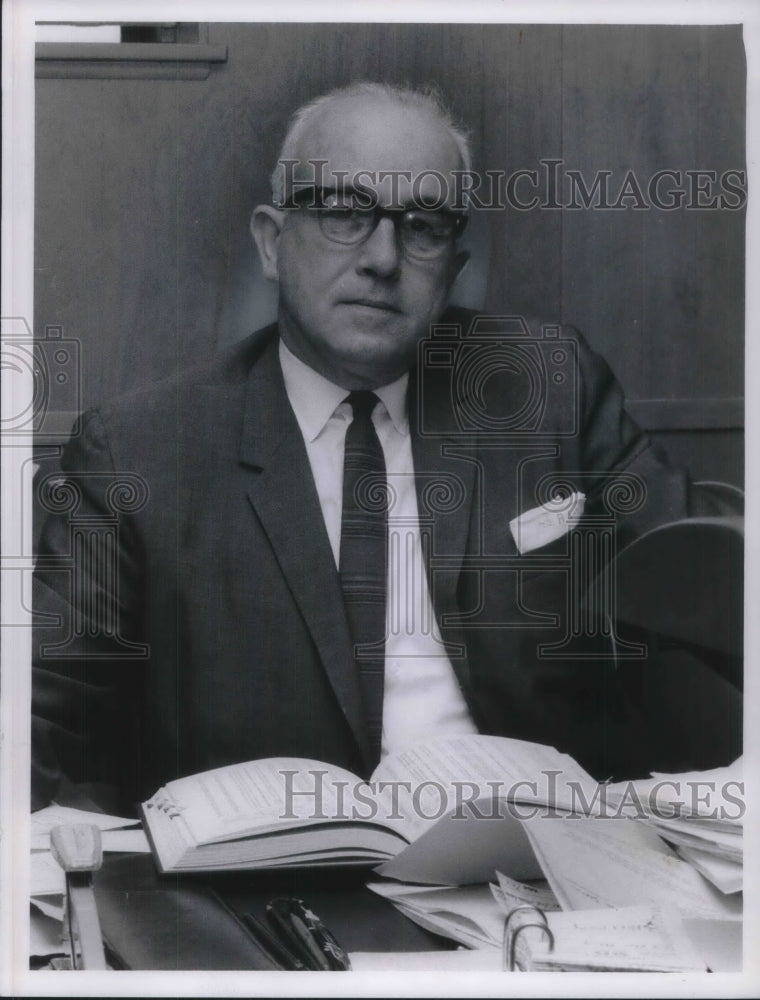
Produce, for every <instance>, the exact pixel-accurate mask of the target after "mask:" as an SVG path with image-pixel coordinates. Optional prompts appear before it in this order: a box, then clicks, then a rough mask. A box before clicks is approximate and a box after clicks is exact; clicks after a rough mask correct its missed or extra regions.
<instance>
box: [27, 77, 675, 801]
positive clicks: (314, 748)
mask: <svg viewBox="0 0 760 1000" xmlns="http://www.w3.org/2000/svg"><path fill="white" fill-rule="evenodd" d="M469 168H470V161H469V149H468V145H467V140H466V137H465V136H464V134H463V133H462V132H461V131H460V130H459V129H458V128H457V127H456V125H455V124H454V122H453V121H452V120H451V118H450V117H449V115H448V114H447V112H446V111H445V109H443V108H442V107H441V105H440V104H439V102H438V101H437V100H436V99H435V98H434V97H431V96H428V95H423V94H420V93H417V92H414V91H407V90H403V89H400V88H395V87H388V86H382V85H377V84H358V85H356V86H353V87H349V88H346V89H344V90H341V91H336V92H333V93H331V94H328V95H326V96H324V97H321V98H319V99H318V100H316V101H314V102H313V103H312V104H310V105H308V106H307V107H305V108H302V109H301V110H300V111H299V112H297V114H296V116H295V117H294V119H293V122H292V124H291V128H290V130H289V132H288V135H287V137H286V139H285V142H284V145H283V149H282V152H281V155H280V157H279V161H278V164H277V167H276V169H275V173H274V181H273V189H274V198H273V204H271V205H262V206H259V207H258V208H256V210H255V211H254V213H253V219H252V233H253V237H254V239H255V241H256V245H257V247H258V250H259V253H260V256H261V260H262V266H263V269H264V273H265V275H266V276H267V277H268V278H270V279H272V280H273V281H277V282H278V283H279V309H278V321H277V324H276V325H273V326H271V327H269V328H267V329H265V330H262V331H259V332H258V333H256V334H254V335H253V336H252V337H251V338H249V339H248V340H246V341H245V342H243V343H241V344H240V345H239V346H238V347H237V348H236V349H235V350H234V351H232V352H231V353H230V354H229V355H227V356H225V357H223V358H221V359H220V360H219V362H218V363H217V364H215V365H213V366H206V367H204V368H203V369H202V370H194V371H191V372H189V373H187V374H184V375H182V376H181V377H180V378H177V379H172V380H169V381H167V382H164V383H162V384H160V385H158V386H151V387H148V388H146V389H144V390H141V391H139V392H136V393H133V394H132V395H131V396H129V397H127V398H125V399H122V400H119V401H117V402H116V403H114V404H112V405H108V406H105V407H102V408H100V409H99V410H95V411H92V412H90V413H88V414H86V415H85V417H84V418H83V421H82V424H81V428H80V433H79V434H78V435H77V436H75V437H74V438H73V439H72V441H71V443H70V445H69V447H68V450H67V451H66V454H65V458H64V471H65V472H66V474H67V475H68V477H69V482H70V485H71V487H72V488H73V489H75V490H76V491H78V493H79V495H80V497H81V499H80V503H79V506H78V508H77V517H79V518H80V519H81V517H86V516H90V517H92V518H93V519H94V522H97V520H98V518H100V519H101V521H102V520H103V518H104V517H105V518H106V519H107V517H108V514H109V511H110V508H109V503H110V502H111V500H112V498H113V496H114V490H113V487H114V483H115V482H117V481H118V480H119V477H120V476H122V477H124V476H125V475H126V476H127V477H128V478H129V477H132V478H130V482H139V483H141V484H142V487H141V488H142V490H143V495H142V499H141V500H140V502H135V503H133V504H132V507H131V508H129V506H128V505H127V506H125V505H123V504H122V507H121V508H120V509H119V512H118V514H119V517H118V531H117V532H115V533H114V534H112V535H110V536H108V537H110V538H111V539H115V542H113V549H109V550H108V552H109V556H108V558H109V559H110V558H111V554H112V555H113V559H112V561H111V562H107V560H106V554H105V552H106V549H105V546H103V548H102V549H101V550H98V551H97V553H96V555H95V556H94V557H93V558H90V559H88V560H80V563H79V564H78V565H77V566H75V571H74V574H73V576H72V574H69V576H68V577H67V576H66V575H65V574H61V573H57V572H56V571H55V557H56V556H63V555H64V554H65V553H66V552H67V551H68V548H67V547H68V546H69V540H70V530H71V524H70V522H69V520H68V519H67V517H65V516H62V515H60V514H56V513H53V514H51V517H50V519H49V521H48V523H47V525H46V528H45V530H44V533H43V543H42V549H41V556H42V559H41V562H40V567H41V568H40V570H39V572H38V575H37V593H36V602H37V608H38V610H39V611H41V612H43V613H46V612H47V613H52V615H53V617H52V618H48V619H47V620H48V622H56V621H57V622H58V623H59V624H58V625H55V624H49V625H48V626H47V627H45V628H42V629H40V631H39V633H38V635H37V638H36V640H35V641H36V653H37V663H36V666H37V669H36V674H35V750H34V764H35V776H36V783H35V793H36V800H37V802H38V803H39V804H42V802H44V801H45V800H48V799H50V798H51V797H53V796H55V797H56V798H57V799H58V800H59V801H60V800H62V799H64V798H65V797H66V795H67V794H69V796H71V795H72V786H75V787H76V786H79V787H80V788H84V789H86V791H87V793H88V794H89V795H91V796H92V797H94V798H96V799H97V798H98V797H99V796H100V801H103V802H105V801H107V802H108V804H109V805H114V804H115V803H114V799H113V798H108V799H106V798H105V792H106V790H108V789H113V788H116V789H117V790H118V793H119V795H120V796H121V797H122V803H121V804H122V808H124V807H125V806H124V803H126V802H133V801H135V799H136V798H139V797H141V796H144V795H147V794H149V793H151V792H152V791H153V790H155V788H156V787H158V785H160V784H161V783H163V782H165V781H167V780H170V779H172V778H174V777H176V776H177V775H181V774H187V773H191V772H196V771H200V770H204V769H207V768H210V767H214V766H220V765H223V764H226V763H231V762H235V761H241V760H249V759H253V758H257V757H265V756H275V755H277V756H284V755H287V756H298V757H307V758H312V759H321V760H325V761H330V762H333V763H336V764H340V765H343V766H346V767H349V768H351V769H352V770H355V771H357V772H359V773H362V774H368V773H369V772H370V771H371V770H372V768H373V766H374V764H376V763H377V761H378V759H379V758H380V756H381V755H383V754H385V753H387V752H390V751H394V750H399V749H401V748H403V747H404V746H406V745H408V744H410V743H412V742H416V741H418V740H421V739H424V738H425V737H428V736H431V735H433V734H435V735H445V734H456V733H466V732H475V731H480V732H484V733H495V734H501V735H509V736H516V737H520V738H525V739H531V740H536V741H539V742H546V743H552V744H554V745H556V746H558V747H559V748H560V749H562V750H566V751H569V752H570V753H572V754H574V755H575V756H576V757H577V758H578V759H579V760H580V761H581V762H582V763H584V764H585V765H586V766H587V767H589V768H590V769H591V770H592V771H594V772H596V773H598V774H600V775H601V776H603V777H606V776H608V775H609V774H612V773H616V774H618V775H621V776H622V775H625V774H630V773H633V772H635V771H641V770H643V769H644V766H645V764H650V763H656V759H654V758H655V757H656V755H654V754H653V751H652V747H653V746H654V745H655V744H654V743H653V736H652V734H649V733H647V732H646V727H645V724H644V722H643V721H642V720H640V719H636V718H634V716H633V715H632V714H631V712H630V711H629V709H628V708H627V707H626V706H625V703H624V700H623V699H622V698H621V697H620V692H619V691H618V689H617V687H616V679H615V675H614V672H613V670H612V669H611V666H610V662H609V659H605V658H604V654H602V655H601V656H600V647H599V645H598V641H599V639H600V635H598V634H596V633H595V632H594V629H593V628H590V629H589V630H588V631H589V634H588V635H586V636H581V637H580V638H581V640H582V641H581V642H580V645H577V644H576V646H575V647H573V646H572V645H569V644H568V643H569V640H570V639H572V638H573V636H572V635H571V633H572V629H569V628H568V616H569V615H571V614H573V613H574V611H575V610H577V607H576V603H575V597H574V596H572V595H571V597H568V588H567V579H568V576H569V573H568V567H569V566H570V565H571V564H570V563H569V562H568V559H570V558H571V557H570V554H569V553H570V550H569V548H568V546H567V539H568V534H569V532H568V529H572V530H573V531H581V530H584V529H583V525H584V518H585V523H588V521H589V518H590V517H592V516H593V515H594V514H595V513H596V514H598V515H600V514H605V515H609V511H608V510H606V509H605V508H604V505H603V502H602V500H603V497H609V496H610V495H611V491H610V487H613V489H612V493H614V487H615V485H616V484H617V485H618V486H620V485H621V484H622V487H623V488H624V492H625V490H627V491H628V495H629V503H628V507H627V508H626V506H625V503H623V504H622V506H621V507H620V510H619V511H618V514H619V516H618V517H617V521H616V524H617V530H618V536H619V539H620V540H623V541H624V540H627V539H629V538H631V537H633V536H634V535H635V534H636V533H637V532H640V531H642V530H644V529H646V528H647V527H650V526H652V525H654V524H656V523H659V522H661V521H665V520H670V519H673V518H676V517H679V516H681V515H683V514H684V513H686V512H687V482H686V479H685V477H684V476H683V475H682V474H680V473H677V472H674V471H672V470H671V469H669V468H668V467H667V466H666V465H665V464H664V463H663V462H662V459H661V457H660V456H659V455H658V454H657V453H656V452H655V450H654V449H653V448H652V446H651V444H650V442H649V441H648V440H647V439H646V438H645V437H644V436H643V435H642V434H641V433H640V432H639V430H638V429H637V428H636V427H635V425H634V424H633V423H632V422H631V421H630V420H629V419H628V417H627V416H626V415H625V413H624V412H623V409H622V394H621V392H620V389H619V387H618V386H617V384H616V383H615V381H614V379H613V378H612V376H611V374H610V372H609V369H608V368H607V367H606V365H605V364H604V363H603V362H602V361H601V359H599V358H598V357H597V356H596V355H595V354H593V352H591V351H590V350H589V349H588V347H587V346H586V345H585V344H584V343H583V341H582V340H581V339H580V338H579V337H577V336H575V335H574V334H572V333H568V332H566V331H561V330H559V329H558V328H551V329H550V330H549V331H548V332H547V331H542V330H541V329H540V328H533V327H530V326H525V327H522V326H521V325H520V323H519V322H517V321H514V320H510V321H509V322H510V323H512V324H513V327H510V328H509V329H508V330H506V332H505V331H504V329H502V327H501V326H500V322H496V339H495V340H494V339H493V338H494V329H493V323H492V324H491V327H489V326H488V322H487V321H486V323H485V325H484V323H483V320H482V318H481V320H480V321H479V323H477V324H475V325H473V320H474V317H473V316H472V315H470V314H467V313H465V312H464V311H463V310H457V309H451V308H448V309H447V301H448V297H449V293H450V290H451V287H452V284H453V282H454V280H455V279H456V277H457V274H458V273H459V271H460V270H461V268H462V267H463V265H464V264H465V262H466V260H467V255H466V254H465V253H463V252H462V250H461V247H460V244H459V237H460V235H461V233H462V231H463V230H464V228H465V225H466V221H467V216H466V211H465V209H466V205H465V204H464V203H463V198H462V190H463V187H464V185H463V183H462V178H463V176H466V172H467V171H468V170H469ZM515 322H517V325H516V326H514V324H515ZM468 338H469V339H468ZM489 338H491V339H489ZM505 338H506V340H505ZM462 345H464V349H463V348H462ZM492 345H497V346H494V347H493V349H492ZM505 345H506V346H505ZM510 345H511V346H510ZM505 350H506V351H507V354H508V355H509V356H508V357H506V360H505V357H504V351H505ZM510 351H511V354H510V353H509V352H510ZM489 352H491V353H489ZM521 359H522V360H521ZM521 365H522V367H520V366H521ZM536 372H537V373H538V377H537V380H536V379H535V378H533V375H535V373H536ZM542 373H543V374H542ZM547 373H548V374H547ZM491 376H493V377H491ZM526 378H527V379H528V383H529V389H530V393H531V394H532V395H531V396H530V400H529V405H528V406H527V408H526V407H525V405H524V403H525V400H524V391H525V379H526ZM531 379H533V381H531ZM486 383H487V385H486ZM484 386H486V388H485V389H484ZM495 390H498V391H495ZM484 391H485V392H486V396H485V397H484V396H483V392H484ZM520 393H522V394H523V395H519V394H520ZM489 394H490V395H489ZM516 394H517V395H516ZM518 396H519V399H518ZM484 400H485V401H484ZM134 477H138V478H137V479H135V478H134ZM109 491H110V492H109ZM631 491H632V492H631ZM557 495H559V496H561V497H562V498H564V499H561V500H558V501H557V502H556V505H555V507H553V506H552V504H553V503H554V497H555V496H557ZM630 497H633V499H630ZM557 505H558V506H557ZM584 508H585V513H584ZM581 514H584V517H583V518H581ZM608 520H609V518H608ZM592 536H593V532H591V534H589V535H588V537H589V538H591V537H592ZM109 544H111V543H109ZM51 557H52V559H51ZM563 560H564V561H563ZM599 565H601V563H600V564H599ZM51 567H52V568H51ZM108 567H112V568H113V572H110V570H109V572H106V569H107V568H108ZM597 568H598V567H597ZM67 581H68V582H67ZM72 581H73V582H72ZM93 595H95V596H93ZM96 598H97V599H96ZM575 639H576V640H577V639H578V636H577V635H576V636H575ZM584 642H585V643H586V645H585V646H584ZM589 644H591V645H589ZM642 751H644V752H647V751H648V752H649V754H650V759H649V760H647V761H645V762H642V754H641V752H642Z"/></svg>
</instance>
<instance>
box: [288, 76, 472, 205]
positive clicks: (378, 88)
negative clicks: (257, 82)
mask: <svg viewBox="0 0 760 1000" xmlns="http://www.w3.org/2000/svg"><path fill="white" fill-rule="evenodd" d="M352 97H368V98H374V99H380V100H384V101H387V102H391V103H394V104H398V105H401V106H402V107H408V108H417V109H419V110H421V111H426V112H427V113H428V114H429V115H431V116H432V117H433V118H436V119H438V121H439V122H440V123H441V125H442V126H443V127H444V128H445V129H446V131H447V132H448V133H449V135H450V136H451V138H452V140H453V142H454V144H455V145H456V148H457V150H458V152H459V157H460V159H461V161H462V169H463V170H465V171H468V172H469V171H471V170H472V151H471V149H470V138H469V135H468V133H467V132H466V130H465V129H464V128H462V127H461V125H459V124H458V123H457V122H456V121H455V119H454V117H453V115H452V114H451V112H450V111H449V109H448V108H447V107H446V105H445V103H444V102H443V99H442V98H441V95H440V94H439V93H438V91H437V90H436V89H435V88H434V87H426V88H425V89H424V90H414V89H413V88H411V87H401V86H397V85H395V84H392V83H374V82H371V81H368V80H363V81H359V82H357V83H352V84H349V85H348V86H347V87H339V88H337V89H336V90H331V91H329V92H328V93H326V94H322V95H321V96H320V97H316V98H314V100H313V101H309V103H308V104H304V105H302V107H300V108H298V110H297V111H295V112H294V114H293V115H292V117H291V119H290V123H289V125H288V131H287V132H286V134H285V138H284V140H283V143H282V146H281V147H280V153H279V156H278V157H277V164H276V166H275V168H274V171H273V173H272V177H271V181H272V201H273V203H274V204H275V205H281V204H283V202H284V200H285V189H284V188H285V185H284V171H283V170H281V169H280V164H281V162H282V161H283V160H295V159H297V158H298V148H299V142H300V140H301V137H302V135H303V133H304V132H305V131H306V130H307V129H308V127H309V125H310V124H311V123H312V121H313V120H314V118H316V117H317V115H318V113H319V112H320V111H321V110H322V109H323V108H325V107H326V106H328V105H330V104H332V103H337V102H338V101H341V100H343V99H344V98H352Z"/></svg>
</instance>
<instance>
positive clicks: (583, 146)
mask: <svg viewBox="0 0 760 1000" xmlns="http://www.w3.org/2000/svg"><path fill="white" fill-rule="evenodd" d="M206 41H207V43H208V45H209V46H211V47H213V51H223V50H224V49H225V47H226V51H227V62H226V63H210V64H208V66H209V73H208V77H207V78H206V79H203V80H181V79H178V78H174V79H159V80H140V79H73V78H67V79H56V80H52V79H40V80H38V84H37V165H36V171H37V176H36V183H37V201H36V227H37V233H36V239H37V242H36V259H35V268H36V280H37V284H36V314H35V324H36V330H37V333H38V334H39V335H42V334H43V332H44V328H45V326H46V325H52V324H56V325H61V326H62V327H63V328H64V334H65V336H76V337H78V338H79V339H80V340H81V342H82V353H83V358H84V371H85V383H84V386H83V393H82V395H83V399H84V402H85V404H86V405H89V404H91V403H93V402H95V401H97V400H99V399H108V398H110V397H111V396H113V395H114V394H115V393H118V392H121V391H124V390H126V389H129V388H131V387H133V386H137V385H140V384H143V383H145V382H147V381H152V380H154V379H156V378H159V377H161V376H163V375H166V374H168V373H169V372H171V371H172V370H173V369H174V368H175V367H176V366H177V365H180V364H187V363H191V362H193V361H197V360H199V359H202V358H203V357H204V356H206V354H207V353H209V352H211V351H212V350H214V349H216V348H218V347H219V346H223V345H225V344H228V343H231V342H233V341H235V340H237V339H239V338H240V337H242V336H244V335H245V334H247V333H248V332H249V331H250V330H252V329H254V328H255V327H256V326H258V325H260V324H261V323H263V322H267V321H268V320H269V319H270V318H271V317H272V316H273V315H274V313H275V310H276V300H275V292H274V290H273V289H272V287H271V286H269V285H268V283H266V282H265V281H264V279H263V278H262V276H261V271H260V268H259V265H258V261H257V259H256V256H255V253H254V250H253V247H252V245H251V241H250V236H249V233H248V222H249V217H250V212H251V209H252V208H253V206H254V205H255V204H257V203H258V202H260V201H262V200H268V199H269V182H268V177H269V173H270V171H271V169H272V166H273V162H274V159H275V157H276V153H277V149H278V147H279V144H280V142H281V139H282V136H283V134H284V127H285V126H284V120H285V117H286V116H287V114H289V113H290V112H291V111H292V110H293V109H294V108H295V107H297V106H298V105H299V104H301V103H303V102H304V101H306V100H308V99H310V98H312V97H314V96H316V95H318V94H319V93H322V92H324V91H325V90H327V89H329V88H331V87H335V86H340V85H342V84H345V83H348V82H350V81H352V80H355V79H359V78H369V79H375V80H389V81H393V82H403V83H409V84H412V85H416V86H419V85H425V84H429V83H436V84H437V85H438V87H439V89H440V90H441V91H442V94H443V96H444V98H445V99H446V100H447V101H448V102H449V103H450V105H451V106H452V108H453V110H454V112H455V113H456V114H457V115H458V116H459V117H461V118H462V119H464V120H465V121H466V123H467V124H468V125H469V126H470V128H471V131H472V136H473V144H474V147H475V151H476V155H477V158H478V164H477V165H478V166H479V167H480V168H481V169H490V170H502V171H504V172H505V173H506V174H507V175H508V174H510V173H512V172H513V171H515V170H518V169H537V170H539V172H541V171H542V168H541V166H540V160H541V159H548V158H558V159H561V160H562V161H563V168H564V169H565V170H567V169H575V170H580V171H582V173H583V174H584V177H585V178H586V179H587V181H589V182H590V181H591V178H592V177H593V176H594V174H595V172H596V171H598V170H610V171H611V172H612V174H613V180H612V181H611V189H612V190H616V189H615V182H617V183H618V184H619V183H620V182H621V181H622V178H623V177H624V175H625V173H626V171H628V170H629V169H630V170H633V171H634V172H635V174H636V176H637V177H641V178H643V179H644V180H646V179H647V178H648V177H650V176H651V174H652V173H653V172H654V171H656V170H658V169H663V168H670V169H676V170H681V171H685V170H688V169H694V168H702V169H711V170H715V171H716V172H718V174H720V173H721V172H722V171H724V170H726V169H742V168H743V166H744V134H743V116H744V112H745V106H744V75H745V67H744V57H743V50H742V44H741V31H740V28H738V27H728V28H713V27H704V28H703V27H688V28H678V27H646V26H640V27H624V26H616V27H600V26H565V27H562V26H557V25H478V24H470V25H447V24H436V25H430V24H425V25H408V24H381V25H371V24H346V25H336V24H211V25H208V31H207V38H206ZM544 193H545V189H544V188H543V186H541V188H540V190H539V194H544ZM743 238H744V218H743V213H742V212H729V211H689V210H686V209H680V210H677V211H673V212H663V211H656V210H655V211H652V210H650V211H633V210H630V209H629V210H626V211H624V212H610V211H607V212H603V211H592V210H581V211H577V210H576V211H573V210H565V211H561V210H557V209H549V208H538V209H536V210H533V211H527V212H522V211H518V210H516V209H514V208H508V209H506V210H497V211H492V212H477V213H475V217H474V218H473V222H472V225H471V227H470V231H469V233H468V239H469V241H470V245H471V248H472V251H473V255H474V260H473V263H472V265H471V266H470V268H469V270H468V271H467V272H465V275H464V276H463V280H462V281H461V282H460V284H459V285H458V287H457V289H456V298H457V299H458V300H459V301H460V302H462V303H463V304H466V305H470V306H473V307H479V306H481V305H484V306H485V307H486V308H487V309H488V310H491V311H494V312H500V313H501V312H518V313H523V314H529V315H536V316H540V317H543V318H544V319H546V320H549V321H554V320H556V319H557V318H560V317H561V318H563V319H565V320H570V321H573V322H575V323H576V324H577V325H578V326H579V327H580V328H581V329H583V330H584V332H585V333H586V334H587V336H588V337H589V339H590V341H591V342H592V344H593V345H594V346H596V347H597V348H598V349H600V350H601V351H602V352H603V353H604V354H605V355H606V356H607V357H608V358H609V360H610V361H611V363H612V366H613V368H614V369H615V371H616V372H617V374H618V375H619V376H620V378H621V381H622V382H623V384H624V386H625V388H626V389H627V392H628V394H629V396H630V397H632V398H633V399H638V400H665V401H673V402H674V403H677V402H678V401H679V400H693V401H696V402H695V403H694V406H695V407H697V410H698V409H699V406H700V401H704V400H717V401H720V400H725V401H726V405H728V406H729V407H730V406H731V405H733V404H732V403H731V402H730V401H731V400H734V401H735V400H737V399H738V398H739V397H741V394H742V391H743V385H742V382H743V379H742V372H743V280H744V272H743V254H744V244H743ZM721 405H722V404H720V402H718V403H717V404H716V406H717V409H715V412H714V413H713V417H715V420H717V421H718V424H719V425H720V426H721V427H725V419H724V417H725V414H724V416H721V415H720V414H721V412H722V411H721ZM736 405H737V406H740V404H736ZM645 409H646V408H645ZM650 409H651V408H650ZM695 412H697V411H695ZM705 412H706V413H707V416H705V415H704V414H703V415H702V416H701V417H700V419H701V420H702V424H701V427H702V429H703V430H704V427H705V423H704V421H705V420H707V421H708V423H709V422H710V420H711V419H712V418H711V417H710V416H709V412H712V411H705ZM652 413H653V411H652ZM652 413H650V415H649V417H647V413H646V412H644V413H643V418H644V420H645V422H646V420H648V419H650V418H652V419H653V421H654V423H655V424H656V426H657V428H658V433H659V434H668V433H670V431H669V430H668V425H667V414H666V416H665V418H663V417H662V416H661V415H660V416H658V417H657V419H656V420H654V418H653V417H652ZM673 413H676V411H675V410H674V411H673ZM678 413H679V414H681V415H680V416H677V420H678V421H681V423H677V426H679V427H683V426H684V424H683V419H684V418H683V414H682V413H681V411H678ZM721 420H722V421H723V423H722V424H721V423H720V421H721ZM713 426H715V424H714V423H710V427H713ZM671 430H672V428H671ZM678 433H679V434H680V435H686V438H688V440H689V441H694V442H696V441H697V440H698V436H693V435H692V432H691V431H689V430H683V431H679V432H678ZM726 435H729V436H730V437H731V440H732V441H733V442H734V443H733V444H731V445H730V446H728V448H727V445H726ZM671 436H672V435H671ZM686 438H685V437H683V436H680V437H679V436H677V435H676V437H674V441H675V442H676V446H677V447H678V446H679V442H683V441H685V440H686ZM700 440H701V439H700ZM704 441H705V444H704V448H703V447H702V445H700V446H699V448H698V449H697V450H695V447H696V446H694V447H693V446H692V444H689V445H688V448H687V449H686V450H687V451H688V452H689V454H690V455H691V456H692V458H693V460H694V461H695V462H697V463H698V464H699V465H700V469H701V468H702V466H709V465H710V461H711V459H712V460H713V461H714V463H715V465H716V466H717V465H721V467H722V468H723V470H724V472H726V473H730V471H731V470H730V469H728V470H727V469H726V468H725V465H726V456H727V455H728V454H729V453H730V455H731V456H733V457H732V462H733V465H734V467H735V468H734V474H733V475H732V476H730V478H732V479H733V481H739V480H740V478H741V468H740V466H741V462H740V456H741V434H740V432H739V431H737V430H729V429H725V430H721V431H716V432H715V434H714V435H713V437H709V436H707V435H705V436H704Z"/></svg>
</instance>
